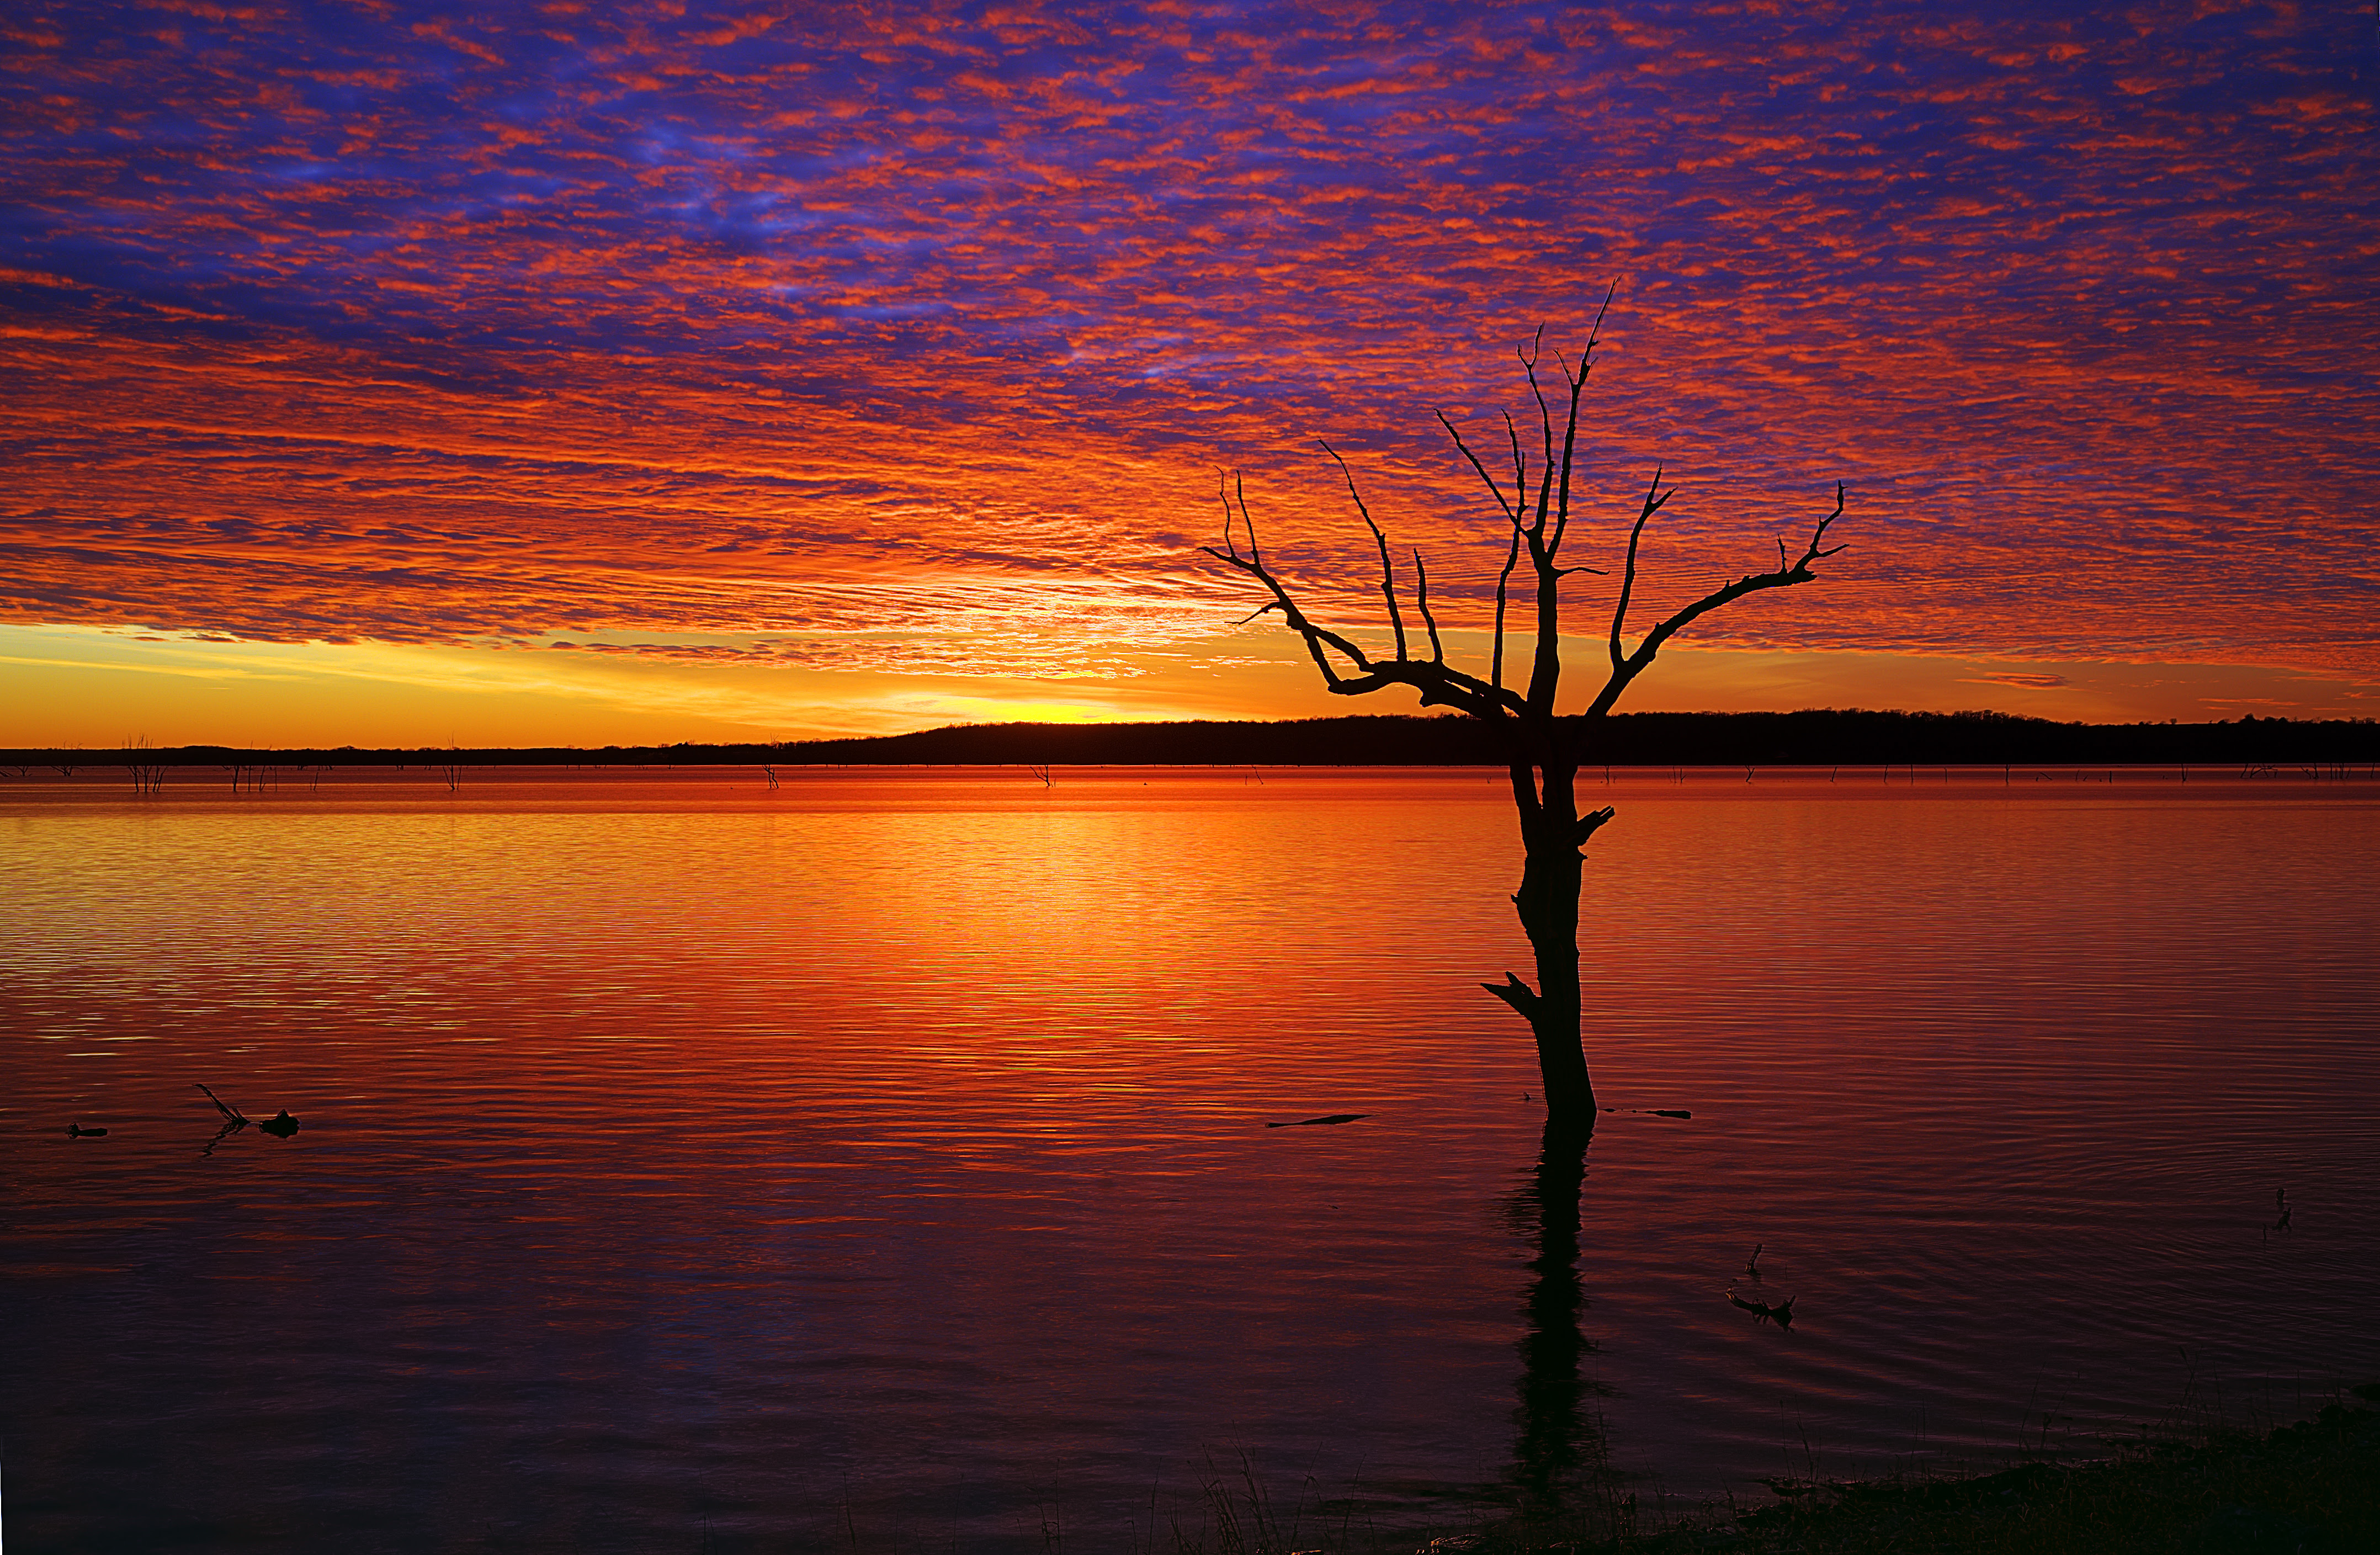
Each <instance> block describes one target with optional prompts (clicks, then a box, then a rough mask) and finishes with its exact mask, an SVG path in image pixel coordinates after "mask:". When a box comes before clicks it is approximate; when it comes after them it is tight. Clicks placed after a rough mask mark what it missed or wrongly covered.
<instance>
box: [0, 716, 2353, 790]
mask: <svg viewBox="0 0 2380 1555" xmlns="http://www.w3.org/2000/svg"><path fill="white" fill-rule="evenodd" d="M1556 722H1557V723H1558V725H1559V726H1560V727H1561V728H1562V729H1563V730H1564V731H1565V733H1566V734H1567V735H1569V736H1570V737H1572V738H1573V739H1575V738H1579V737H1582V734H1581V731H1579V730H1578V729H1577V728H1576V724H1577V723H1578V721H1577V720H1575V719H1573V718H1570V717H1567V716H1565V717H1564V718H1561V719H1559V720H1557V721H1556ZM1594 735H1595V753H1596V756H1597V759H1598V761H1601V760H1602V759H1606V758H1608V759H1609V766H1610V767H1611V768H1612V769H1613V771H1615V772H1618V771H1623V770H1625V769H1628V768H1633V767H1662V768H1670V767H1680V766H1683V767H1733V768H1743V767H1746V766H1750V767H1754V768H1755V769H1756V771H1758V773H1759V774H1760V775H1761V777H1762V779H1763V780H1764V781H1765V779H1766V777H1767V773H1768V770H1769V769H1770V768H1772V767H1822V768H1833V767H1840V768H1842V769H1843V770H1844V771H1843V775H1844V781H1846V782H1848V781H1850V779H1851V775H1852V769H1854V768H1859V767H1894V768H1905V767H1910V766H1915V767H1917V768H1919V769H1920V770H1921V771H1923V770H1924V769H1925V768H1929V767H1930V768H1935V769H1937V781H1938V769H1940V768H1942V767H1945V766H1949V767H1990V768H1993V769H1998V768H2000V767H2002V766H2007V765H2015V766H2019V767H2025V766H2035V767H2040V766H2067V767H2071V766H2076V765H2082V766H2097V767H2108V766H2119V767H2120V766H2166V767H2173V766H2180V765H2181V764H2183V763H2191V764H2194V765H2197V766H2202V767H2205V768H2207V769H2209V771H2206V772H2205V773H2204V774H2201V775H2204V776H2209V777H2233V776H2240V775H2248V776H2255V775H2260V774H2261V775H2266V776H2271V777H2276V778H2292V779H2294V778H2304V777H2313V776H2319V777H2321V778H2323V779H2325V780H2331V779H2340V778H2353V779H2356V780H2358V781H2363V780H2367V779H2372V778H2380V723H2374V722H2373V721H2371V720H2369V719H2357V720H2352V721H2350V720H2343V719H2339V720H2328V721H2320V720H2311V719H2298V720H2291V719H2287V718H2254V717H2249V718H2241V719H2236V720H2231V721H2228V722H2225V723H2053V722H2051V721H2050V720H2048V719H2043V718H2023V717H2019V716H2017V715H2015V714H2012V713H2004V712H1891V711H1868V710H1864V709H1856V708H1852V709H1834V708H1814V709H1805V710H1803V711H1798V712H1613V713H1609V714H1607V715H1606V716H1605V717H1603V718H1602V719H1601V720H1600V721H1599V722H1598V723H1597V727H1596V729H1595V731H1594ZM1498 738H1499V735H1498V734H1497V732H1496V731H1495V730H1494V729H1493V728H1491V727H1489V726H1488V724H1486V723H1482V722H1480V721H1478V720H1476V719H1472V718H1468V717H1461V716H1450V715H1447V714H1443V713H1441V714H1436V715H1430V714H1411V713H1382V714H1356V715H1352V716H1347V717H1340V718H1301V719H1282V720H1275V721H1258V720H1253V719H1251V720H1245V721H1224V720H1210V721H1198V722H1184V723H963V724H953V725H952V726H950V727H947V728H941V729H921V730H918V731H917V733H915V734H908V735H878V736H873V737H869V738H865V739H857V738H855V739H833V740H785V741H779V742H774V743H765V744H750V745H693V744H681V745H668V746H618V745H614V746H601V747H594V746H584V747H568V746H524V747H480V748H475V749H470V750H463V751H455V750H453V749H449V748H446V747H378V748H371V749H358V747H354V746H343V747H339V748H337V749H335V750H330V749H323V748H320V747H309V748H303V749H300V748H294V747H293V748H289V749H282V750H268V751H254V752H246V753H240V752H235V751H233V750H231V749H229V748H228V747H224V746H212V745H195V746H179V747H164V748H156V749H142V748H136V747H125V748H124V749H121V750H85V749H69V748H65V747H59V748H55V749H51V748H42V749H30V748H28V749H18V750H0V767H9V768H25V769H30V768H34V767H56V766H58V765H60V764H61V762H64V763H67V764H70V765H72V766H74V767H76V768H77V769H82V768H95V769H101V770H104V771H118V772H130V773H132V774H133V776H134V778H135V782H136V784H141V783H146V782H149V781H151V780H153V781H154V782H156V783H163V782H164V776H165V774H166V773H167V772H169V771H188V770H189V769H193V768H201V767H204V768H221V767H225V766H227V765H229V764H230V763H231V761H232V760H233V759H234V758H235V757H239V758H240V759H243V760H245V759H249V758H252V759H255V760H257V761H258V762H260V763H271V764H273V765H275V766H285V767H289V768H293V769H296V770H298V771H304V772H305V773H307V774H308V778H309V787H310V789H311V788H318V787H319V785H320V783H321V780H322V774H323V773H325V772H329V771H337V770H339V769H341V768H365V767H402V768H407V769H408V770H410V769H428V770H431V771H433V772H434V769H435V768H436V767H437V765H438V764H439V762H440V760H441V759H444V760H448V761H461V762H464V763H467V764H468V765H469V766H472V767H476V768H504V767H529V768H534V767H632V766H645V767H751V768H753V769H755V770H756V772H759V774H760V776H761V777H762V778H763V780H764V781H765V778H766V776H767V775H768V773H767V772H765V771H760V770H761V769H768V770H770V771H773V773H774V775H775V776H776V777H777V778H778V779H779V780H780V781H782V780H783V779H784V778H785V777H786V776H787V775H788V774H789V770H798V769H800V768H804V767H869V766H886V767H906V766H984V767H1018V766H1022V767H1033V768H1038V769H1041V770H1043V771H1048V770H1050V769H1052V768H1064V767H1100V766H1108V767H1129V766H1167V767H1202V766H1211V767H1241V768H1246V767H1252V766H1254V767H1497V768H1501V767H1502V766H1503V765H1504V760H1503V758H1502V756H1501V755H1500V753H1499V747H1498V746H1497V743H1496V742H1497V740H1498ZM1599 771H1600V768H1599V767H1598V768H1597V772H1599ZM1035 775H1036V776H1037V777H1038V775H1039V774H1038V772H1036V773H1035ZM110 781H113V780H110ZM144 791H145V790H144Z"/></svg>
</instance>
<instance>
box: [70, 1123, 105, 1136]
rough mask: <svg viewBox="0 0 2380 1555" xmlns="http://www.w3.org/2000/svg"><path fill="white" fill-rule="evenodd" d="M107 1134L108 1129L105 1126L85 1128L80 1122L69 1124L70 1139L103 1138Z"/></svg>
mask: <svg viewBox="0 0 2380 1555" xmlns="http://www.w3.org/2000/svg"><path fill="white" fill-rule="evenodd" d="M106 1136H107V1130H105V1129H103V1128H85V1127H83V1125H82V1124H79V1123H70V1124H67V1138H69V1139H103V1138H105V1137H106Z"/></svg>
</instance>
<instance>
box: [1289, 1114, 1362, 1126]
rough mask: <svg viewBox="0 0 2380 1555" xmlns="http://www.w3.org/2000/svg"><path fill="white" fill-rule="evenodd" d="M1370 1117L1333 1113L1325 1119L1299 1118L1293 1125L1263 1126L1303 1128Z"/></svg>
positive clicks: (1351, 1121)
mask: <svg viewBox="0 0 2380 1555" xmlns="http://www.w3.org/2000/svg"><path fill="white" fill-rule="evenodd" d="M1371 1115H1372V1114H1371V1113H1369V1112H1333V1113H1331V1114H1330V1116H1329V1117H1327V1118H1300V1119H1298V1120H1297V1121H1296V1122H1295V1123H1269V1124H1265V1126H1266V1127H1267V1128H1305V1127H1307V1126H1309V1125H1310V1124H1342V1123H1354V1121H1355V1120H1356V1119H1358V1118H1368V1117H1370V1116H1371Z"/></svg>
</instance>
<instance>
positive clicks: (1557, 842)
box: [1489, 759, 1595, 1135]
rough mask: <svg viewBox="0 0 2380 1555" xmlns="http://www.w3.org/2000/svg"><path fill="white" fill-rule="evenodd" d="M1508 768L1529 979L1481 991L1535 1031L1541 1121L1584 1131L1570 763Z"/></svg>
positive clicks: (1588, 1118) (1587, 1121)
mask: <svg viewBox="0 0 2380 1555" xmlns="http://www.w3.org/2000/svg"><path fill="white" fill-rule="evenodd" d="M1577 771H1578V770H1577V768H1576V767H1575V766H1574V765H1573V764H1572V763H1570V762H1569V761H1566V760H1562V759H1548V760H1543V761H1541V762H1538V763H1524V762H1519V761H1515V762H1514V763H1513V764H1512V786H1513V792H1514V795H1515V796H1516V797H1519V796H1526V797H1525V799H1524V804H1523V808H1522V812H1521V841H1522V844H1523V846H1524V848H1525V850H1526V858H1525V861H1524V864H1523V865H1522V869H1521V889H1520V890H1519V891H1517V892H1515V893H1513V895H1512V905H1513V907H1514V909H1515V910H1516V911H1517V912H1518V913H1519V914H1520V917H1521V929H1522V931H1523V932H1524V933H1525V934H1527V935H1528V937H1529V945H1530V948H1531V949H1532V950H1534V951H1535V952H1536V962H1537V986H1536V991H1535V992H1534V993H1530V992H1529V991H1528V990H1525V989H1522V988H1520V987H1518V986H1516V985H1514V984H1512V983H1511V982H1509V981H1508V983H1507V985H1506V986H1505V987H1503V988H1496V987H1494V986H1493V985H1490V987H1489V991H1491V992H1493V993H1495V994H1496V995H1498V996H1499V997H1500V998H1501V999H1502V1000H1503V1001H1504V1002H1506V1003H1508V1004H1511V1005H1512V1007H1513V1008H1514V1009H1515V1010H1517V1011H1519V1012H1520V1014H1522V1015H1523V1016H1524V1017H1525V1018H1526V1019H1527V1020H1528V1023H1529V1029H1530V1030H1531V1031H1533V1032H1534V1033H1536V1039H1537V1069H1538V1072H1539V1074H1540V1075H1542V1077H1543V1079H1544V1082H1545V1095H1546V1123H1547V1126H1548V1127H1549V1128H1557V1129H1560V1130H1562V1131H1564V1132H1566V1133H1572V1134H1580V1135H1584V1134H1586V1133H1588V1132H1590V1131H1591V1130H1592V1129H1593V1128H1594V1127H1595V1087H1594V1085H1593V1084H1592V1083H1591V1082H1590V1081H1589V1080H1588V1078H1587V1074H1586V1051H1585V1047H1584V1046H1583V1045H1582V1044H1581V1043H1580V1041H1579V1017H1580V998H1579V986H1578V898H1579V891H1580V887H1581V884H1582V882H1583V876H1584V872H1585V859H1584V858H1583V857H1581V856H1580V854H1579V820H1578V805H1577V798H1576V796H1575V794H1574V792H1573V780H1574V779H1575V777H1576V775H1577ZM1539 773H1542V774H1543V778H1542V782H1540V781H1539V777H1538V774H1539Z"/></svg>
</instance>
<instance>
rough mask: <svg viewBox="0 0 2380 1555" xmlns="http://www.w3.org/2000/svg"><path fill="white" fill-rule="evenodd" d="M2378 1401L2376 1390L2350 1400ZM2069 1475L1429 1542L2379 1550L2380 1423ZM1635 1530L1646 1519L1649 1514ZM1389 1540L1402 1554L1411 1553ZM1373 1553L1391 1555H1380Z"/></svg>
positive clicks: (1618, 1514)
mask: <svg viewBox="0 0 2380 1555" xmlns="http://www.w3.org/2000/svg"><path fill="white" fill-rule="evenodd" d="M2353 1391H2354V1393H2355V1395H2356V1396H2357V1397H2358V1398H2361V1399H2363V1400H2368V1401H2371V1402H2373V1403H2380V1384H2371V1383H2367V1384H2365V1385H2363V1386H2362V1387H2359V1388H2356V1389H2355V1390H2353ZM2111 1445H2112V1447H2113V1451H2112V1452H2111V1455H2109V1456H2107V1457H2104V1458H2098V1459H2093V1460H2089V1461H2084V1462H2079V1463H2058V1462H2055V1461H2051V1460H2047V1459H2037V1460H2032V1461H2027V1462H2023V1463H2020V1464H2015V1465H2014V1466H2012V1467H2009V1468H2004V1469H1999V1470H1997V1471H1994V1472H1989V1473H1983V1474H1974V1475H1969V1476H1914V1477H1906V1478H1890V1479H1879V1480H1866V1481H1852V1482H1831V1481H1830V1482H1815V1483H1803V1484H1792V1483H1789V1482H1781V1481H1780V1482H1778V1485H1777V1488H1779V1491H1780V1494H1781V1495H1782V1496H1783V1499H1782V1500H1779V1501H1778V1502H1777V1503H1776V1504H1774V1505H1770V1506H1765V1507H1761V1508H1759V1509H1757V1510H1755V1511H1749V1512H1736V1513H1733V1514H1732V1515H1730V1513H1729V1512H1726V1511H1724V1510H1719V1509H1708V1510H1706V1511H1704V1512H1700V1513H1690V1514H1687V1515H1685V1516H1682V1517H1679V1518H1677V1519H1675V1520H1674V1521H1673V1522H1670V1525H1668V1526H1666V1527H1661V1528H1658V1529H1649V1528H1648V1529H1644V1530H1643V1531H1637V1530H1638V1526H1639V1519H1640V1510H1639V1503H1640V1501H1641V1500H1642V1499H1643V1498H1642V1497H1641V1495H1640V1494H1637V1493H1633V1492H1630V1491H1629V1490H1628V1489H1627V1488H1626V1487H1625V1486H1623V1485H1621V1484H1620V1483H1618V1482H1617V1481H1616V1480H1614V1481H1611V1482H1609V1483H1607V1484H1601V1485H1597V1486H1592V1487H1585V1488H1583V1489H1584V1496H1583V1498H1582V1500H1580V1501H1579V1502H1577V1503H1574V1506H1573V1510H1572V1511H1570V1512H1566V1513H1554V1514H1547V1513H1543V1512H1540V1513H1537V1514H1535V1515H1532V1514H1529V1513H1526V1512H1524V1513H1521V1514H1519V1515H1516V1516H1514V1517H1512V1518H1510V1519H1507V1520H1504V1521H1502V1522H1500V1523H1498V1524H1494V1525H1489V1526H1488V1527H1486V1528H1483V1529H1479V1530H1477V1531H1475V1532H1471V1533H1466V1534H1456V1535H1447V1536H1441V1537H1440V1538H1439V1540H1437V1541H1428V1540H1425V1541H1424V1542H1423V1544H1422V1545H1421V1547H1420V1548H1421V1549H1425V1550H1430V1551H1436V1552H1440V1555H1451V1552H1453V1551H1457V1550H1460V1551H1463V1552H1464V1555H1557V1552H1559V1555H1686V1552H1688V1551H1701V1550H1728V1551H1732V1552H1736V1555H1788V1552H1792V1555H1886V1552H1888V1551H1913V1550H1923V1551H1928V1552H1932V1551H1944V1552H1962V1555H2035V1552H2038V1555H2101V1552H2113V1551H2123V1552H2132V1551H2137V1552H2140V1555H2151V1552H2155V1555H2165V1552H2169V1551H2180V1552H2190V1555H2231V1552H2239V1555H2247V1552H2250V1551H2254V1552H2258V1555H2262V1552H2265V1551H2270V1552H2273V1555H2282V1552H2291V1555H2350V1552H2352V1551H2365V1550H2373V1549H2380V1413H2375V1412H2374V1410H2373V1409H2372V1408H2370V1407H2349V1406H2347V1405H2343V1404H2340V1403H2331V1404H2327V1405H2325V1406H2324V1408H2323V1409H2322V1411H2321V1412H2320V1413H2319V1414H2317V1415H2314V1416H2313V1417H2312V1418H2310V1419H2306V1420H2301V1421H2298V1422H2296V1423H2294V1424H2291V1425H2285V1426H2280V1427H2276V1428H2274V1429H2272V1430H2269V1431H2255V1430H2248V1429H2240V1428H2221V1427H2210V1428H2202V1429H2195V1430H2190V1431H2187V1432H2184V1433H2182V1434H2180V1435H2167V1436H2156V1435H2149V1436H2145V1437H2143V1438H2142V1439H2141V1440H2136V1441H2129V1442H2122V1443H2117V1444H2111ZM1642 1520H1643V1521H1644V1522H1646V1523H1650V1522H1653V1521H1655V1520H1656V1518H1655V1516H1654V1515H1653V1514H1651V1513H1650V1512H1649V1511H1648V1512H1645V1513H1644V1514H1643V1518H1642ZM1413 1547H1414V1546H1413V1544H1412V1541H1410V1540H1404V1541H1400V1542H1399V1550H1400V1555H1402V1551H1403V1549H1410V1548H1413ZM1381 1548H1382V1549H1386V1548H1388V1547H1387V1546H1382V1547H1381Z"/></svg>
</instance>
